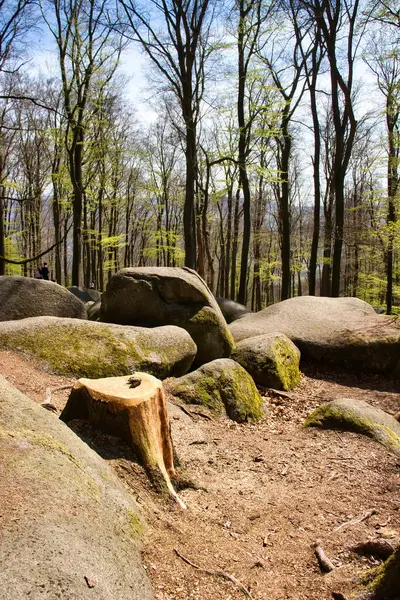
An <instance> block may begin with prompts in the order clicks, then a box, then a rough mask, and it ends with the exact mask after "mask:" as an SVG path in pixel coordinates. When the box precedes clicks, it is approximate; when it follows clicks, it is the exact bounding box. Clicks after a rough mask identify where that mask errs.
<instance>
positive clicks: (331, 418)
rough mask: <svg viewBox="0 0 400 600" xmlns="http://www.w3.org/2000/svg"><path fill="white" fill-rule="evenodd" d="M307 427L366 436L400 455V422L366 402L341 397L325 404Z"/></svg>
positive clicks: (312, 416)
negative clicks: (344, 431)
mask: <svg viewBox="0 0 400 600" xmlns="http://www.w3.org/2000/svg"><path fill="white" fill-rule="evenodd" d="M305 426H306V427H323V428H327V429H343V430H347V431H355V432H356V433H362V434H363V435H367V436H368V437H371V438H373V439H374V440H376V441H377V442H379V443H380V444H383V445H384V446H385V447H386V448H388V450H391V451H392V452H394V453H395V454H398V455H399V456H400V423H399V422H398V421H397V420H396V419H395V418H394V417H392V415H389V414H388V413H387V412H385V411H383V410H381V409H380V408H375V407H374V406H371V405H370V404H368V402H364V401H363V400H352V399H350V398H341V399H338V400H332V401H331V402H327V403H325V404H322V405H321V406H319V407H318V408H316V409H315V410H314V411H313V412H312V413H311V415H310V416H309V417H308V419H307V420H306V422H305Z"/></svg>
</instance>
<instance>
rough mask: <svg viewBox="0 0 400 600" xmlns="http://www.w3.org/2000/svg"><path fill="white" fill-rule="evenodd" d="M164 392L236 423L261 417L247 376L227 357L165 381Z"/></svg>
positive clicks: (257, 402)
mask: <svg viewBox="0 0 400 600" xmlns="http://www.w3.org/2000/svg"><path fill="white" fill-rule="evenodd" d="M165 387H166V390H167V392H168V393H169V394H171V395H172V396H174V397H176V398H178V399H179V400H181V401H183V402H185V404H198V405H202V406H204V407H206V408H208V409H209V410H210V411H212V412H213V413H214V414H216V415H223V414H225V413H226V414H227V415H228V417H229V418H231V419H232V420H234V421H237V422H239V423H242V422H245V421H257V420H259V419H261V418H262V416H263V413H262V409H261V404H262V399H261V396H260V394H259V393H258V390H257V388H256V386H255V383H254V381H253V379H252V378H251V376H250V375H249V373H247V372H246V371H245V369H243V367H241V366H240V365H239V364H238V363H237V362H235V361H234V360H231V359H227V358H221V359H217V360H213V361H212V362H209V363H207V364H205V365H202V366H201V367H200V368H199V369H197V370H196V371H193V372H192V373H188V374H187V375H184V376H183V377H179V378H178V379H170V380H168V381H166V382H165Z"/></svg>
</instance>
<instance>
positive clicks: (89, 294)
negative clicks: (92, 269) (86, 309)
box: [68, 285, 101, 304]
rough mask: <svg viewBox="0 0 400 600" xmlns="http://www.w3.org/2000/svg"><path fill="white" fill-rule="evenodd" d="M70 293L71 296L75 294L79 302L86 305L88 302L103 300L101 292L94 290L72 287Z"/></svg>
mask: <svg viewBox="0 0 400 600" xmlns="http://www.w3.org/2000/svg"><path fill="white" fill-rule="evenodd" d="M68 291H69V292H71V294H73V295H74V296H76V297H77V298H79V300H81V302H83V303H84V304H86V302H97V300H99V299H100V298H101V292H99V291H98V290H94V289H92V288H85V287H78V286H77V285H71V287H69V288H68Z"/></svg>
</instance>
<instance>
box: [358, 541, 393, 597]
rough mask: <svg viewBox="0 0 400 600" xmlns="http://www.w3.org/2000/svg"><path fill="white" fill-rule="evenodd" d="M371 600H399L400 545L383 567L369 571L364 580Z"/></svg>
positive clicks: (367, 595)
mask: <svg viewBox="0 0 400 600" xmlns="http://www.w3.org/2000/svg"><path fill="white" fill-rule="evenodd" d="M362 582H363V584H364V585H366V586H367V587H366V591H367V594H366V595H365V594H363V595H362V596H361V598H368V599H369V600H397V599H398V598H399V590H400V545H399V546H398V547H397V548H396V550H395V551H394V553H393V554H392V556H390V557H389V558H388V559H387V560H386V561H385V562H384V563H383V564H382V565H380V566H379V567H377V568H375V569H373V570H372V571H369V572H368V573H367V575H366V576H365V577H364V578H363V581H362Z"/></svg>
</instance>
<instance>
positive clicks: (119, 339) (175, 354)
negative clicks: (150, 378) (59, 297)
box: [0, 317, 196, 379]
mask: <svg viewBox="0 0 400 600" xmlns="http://www.w3.org/2000/svg"><path fill="white" fill-rule="evenodd" d="M26 321H30V323H26ZM166 329H167V328H160V329H159V331H158V333H159V335H157V331H156V330H146V329H143V328H130V327H122V326H119V325H110V324H106V323H95V322H89V321H78V320H73V319H54V318H51V317H39V318H36V319H28V320H25V323H24V322H23V321H20V322H13V323H2V324H0V346H2V347H4V348H8V349H13V350H18V351H21V352H24V353H25V354H28V355H30V356H33V357H35V358H36V359H38V360H39V361H41V362H43V363H45V365H46V366H47V367H48V368H49V369H50V370H51V371H54V372H56V373H60V374H68V375H74V376H77V377H87V378H91V379H97V378H101V377H118V376H120V375H126V374H127V373H129V372H131V371H132V370H141V371H145V372H148V373H151V374H152V375H154V376H155V377H159V378H164V377H167V376H168V375H171V374H172V375H175V374H176V375H181V374H182V373H185V372H186V371H187V370H188V369H189V368H190V365H191V363H192V361H193V359H194V356H195V353H196V346H195V344H194V342H193V340H191V339H190V337H189V335H188V334H187V333H186V332H184V331H183V330H181V331H180V330H178V329H177V328H173V329H174V333H177V336H176V337H175V338H174V336H173V335H172V336H170V337H171V339H169V338H168V339H166V337H167V332H166V331H165V330H166ZM171 329H172V328H168V330H169V331H168V333H169V334H171Z"/></svg>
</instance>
